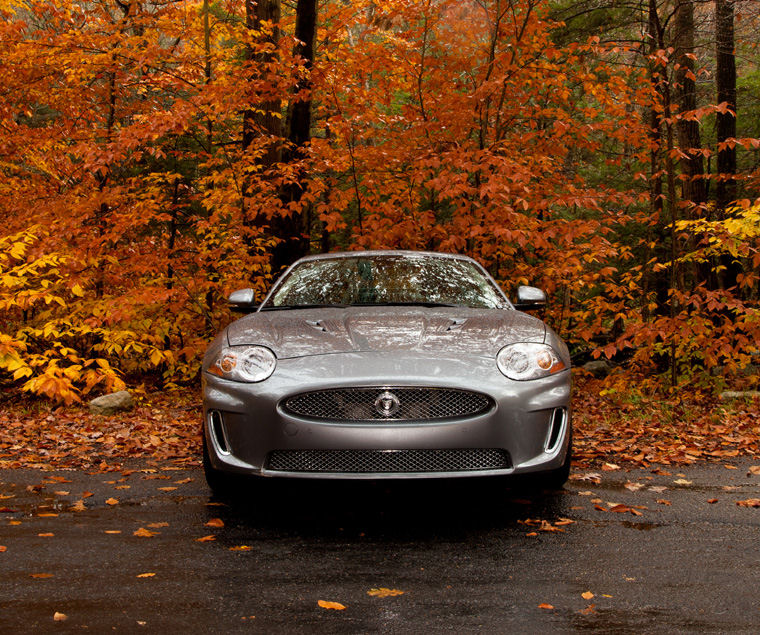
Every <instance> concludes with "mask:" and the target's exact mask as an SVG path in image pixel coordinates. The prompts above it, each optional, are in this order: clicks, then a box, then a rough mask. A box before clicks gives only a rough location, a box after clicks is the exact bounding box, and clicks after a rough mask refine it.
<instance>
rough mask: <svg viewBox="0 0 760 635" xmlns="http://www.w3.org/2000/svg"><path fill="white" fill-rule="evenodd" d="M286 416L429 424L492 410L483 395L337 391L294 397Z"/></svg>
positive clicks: (286, 403) (287, 405) (417, 390)
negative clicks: (437, 420) (426, 422)
mask: <svg viewBox="0 0 760 635" xmlns="http://www.w3.org/2000/svg"><path fill="white" fill-rule="evenodd" d="M282 407H283V410H285V412H288V413H290V414H294V415H297V416H299V417H305V418H308V419H316V420H318V421H431V420H436V419H461V418H464V417H472V416H475V415H480V414H483V413H484V412H487V411H488V410H490V409H491V408H492V407H493V400H492V399H491V398H490V397H488V396H487V395H483V394H481V393H477V392H471V391H469V390H457V389H453V388H409V387H385V386H383V387H376V388H337V389H333V390H315V391H313V392H305V393H302V394H300V395H294V396H293V397H289V398H287V399H286V400H285V401H284V402H283V404H282Z"/></svg>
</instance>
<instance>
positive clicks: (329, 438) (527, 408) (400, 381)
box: [203, 353, 571, 479]
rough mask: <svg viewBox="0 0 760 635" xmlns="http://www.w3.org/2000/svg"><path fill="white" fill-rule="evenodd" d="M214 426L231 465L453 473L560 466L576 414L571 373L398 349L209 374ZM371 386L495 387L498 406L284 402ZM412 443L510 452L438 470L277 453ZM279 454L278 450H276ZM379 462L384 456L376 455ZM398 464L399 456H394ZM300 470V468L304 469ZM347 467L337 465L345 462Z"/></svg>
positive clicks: (217, 444)
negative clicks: (286, 463)
mask: <svg viewBox="0 0 760 635" xmlns="http://www.w3.org/2000/svg"><path fill="white" fill-rule="evenodd" d="M203 383H204V386H203V394H204V422H205V424H204V434H205V435H206V440H207V446H208V452H209V460H210V462H211V465H212V467H213V468H214V469H216V470H220V471H224V472H236V473H244V474H256V475H262V476H287V477H295V478H341V479H345V478H350V479H365V478H371V479H377V478H445V477H466V476H493V475H501V474H521V473H529V472H541V471H550V470H554V469H557V468H559V467H560V466H561V465H562V464H563V462H564V460H565V456H566V452H567V447H568V441H569V431H570V427H571V416H570V409H569V401H570V372H569V371H563V372H561V373H558V374H556V375H553V376H551V377H547V378H544V379H538V380H532V381H527V382H525V381H523V382H518V381H512V380H509V379H507V378H506V377H504V376H503V375H502V374H501V373H500V372H499V371H498V369H497V367H496V363H495V361H494V360H493V359H492V358H480V357H477V358H467V359H461V358H453V357H434V358H431V357H430V356H429V355H426V356H422V355H409V354H404V355H401V354H393V353H348V354H346V353H341V354H330V355H317V356H311V357H301V358H296V359H284V360H278V364H277V369H276V370H275V372H274V374H273V375H272V376H271V377H270V378H269V379H267V380H265V381H263V382H261V383H258V384H243V383H237V382H231V381H227V380H224V379H220V378H218V377H216V376H213V375H209V374H207V373H204V377H203ZM368 386H419V387H426V386H434V387H440V388H456V389H465V390H473V391H477V392H480V393H485V394H486V395H489V396H490V397H491V398H492V399H493V401H494V406H493V407H492V408H491V409H490V410H489V411H488V412H485V413H483V414H480V415H477V416H472V417H468V418H464V419H456V420H445V419H444V420H435V421H431V422H386V421H380V422H377V421H373V422H361V423H355V422H324V421H314V420H310V419H306V418H303V417H299V416H296V415H293V414H291V413H287V412H285V411H284V410H283V409H282V408H281V406H280V403H281V402H282V401H283V400H284V399H286V398H287V397H290V396H292V395H295V394H299V393H304V392H308V391H312V390H326V389H334V388H341V387H368ZM408 450H414V451H420V452H418V453H417V454H418V455H420V456H423V455H424V456H428V455H429V452H430V451H442V455H446V456H449V455H451V454H452V452H451V451H457V450H461V451H467V452H471V451H473V450H477V451H487V452H491V451H494V450H497V451H501V452H502V453H504V454H505V455H506V456H507V457H508V460H507V462H506V463H503V464H502V466H500V467H498V468H496V469H488V467H487V466H486V468H485V469H483V468H481V467H477V468H476V469H468V468H467V467H466V465H465V466H464V467H463V468H462V467H457V468H456V469H449V468H447V467H446V466H445V465H444V467H443V468H442V469H438V470H436V471H427V470H424V469H419V470H417V469H415V468H414V467H413V466H412V467H411V468H409V469H410V470H411V471H393V468H391V471H372V470H373V469H374V468H372V467H371V466H372V465H374V463H373V462H372V461H370V462H369V463H368V465H370V468H369V469H370V471H341V470H342V468H341V467H340V465H343V464H342V463H340V462H338V463H336V464H335V465H337V466H338V467H337V468H330V471H319V469H320V468H318V467H317V468H316V469H317V470H318V471H289V470H288V469H283V468H282V465H281V464H280V465H279V466H277V465H275V466H276V467H280V469H271V466H272V463H271V462H270V457H272V456H282V455H283V454H288V453H295V454H298V452H299V451H303V452H304V454H306V453H307V452H308V453H309V454H310V455H314V454H315V453H316V454H318V455H321V454H320V453H322V454H323V453H324V451H330V452H333V453H337V454H336V456H337V455H339V454H340V453H341V452H343V453H353V454H354V455H356V456H361V457H366V456H370V455H373V454H376V453H373V452H371V451H378V452H381V453H387V454H390V453H391V452H392V451H397V455H398V456H401V454H402V453H403V452H405V451H408ZM273 453H275V454H273ZM373 461H374V459H373ZM391 464H393V463H391ZM299 469H300V468H299ZM335 469H337V471H335Z"/></svg>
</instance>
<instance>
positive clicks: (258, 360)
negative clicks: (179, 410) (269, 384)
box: [206, 346, 277, 383]
mask: <svg viewBox="0 0 760 635" xmlns="http://www.w3.org/2000/svg"><path fill="white" fill-rule="evenodd" d="M276 365H277V358H276V357H275V355H274V353H273V352H272V351H270V350H269V349H268V348H266V347H264V346H226V347H225V348H223V349H222V350H221V351H220V352H219V353H218V354H217V355H216V357H215V358H214V359H212V360H211V363H210V364H209V366H208V368H207V369H206V371H207V372H209V373H211V374H212V375H216V376H217V377H223V378H224V379H230V380H232V381H242V382H247V383H254V382H259V381H264V380H265V379H266V378H267V377H269V376H270V375H271V374H272V373H273V372H274V369H275V366H276Z"/></svg>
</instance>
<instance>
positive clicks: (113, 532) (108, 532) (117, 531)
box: [103, 529, 121, 534]
mask: <svg viewBox="0 0 760 635" xmlns="http://www.w3.org/2000/svg"><path fill="white" fill-rule="evenodd" d="M103 533H104V534H120V533H121V529H106V530H105V531H104V532H103Z"/></svg>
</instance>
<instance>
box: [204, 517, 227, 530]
mask: <svg viewBox="0 0 760 635" xmlns="http://www.w3.org/2000/svg"><path fill="white" fill-rule="evenodd" d="M206 527H217V528H221V527H224V521H223V520H222V519H221V518H212V519H211V520H209V521H208V522H207V523H206Z"/></svg>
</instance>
